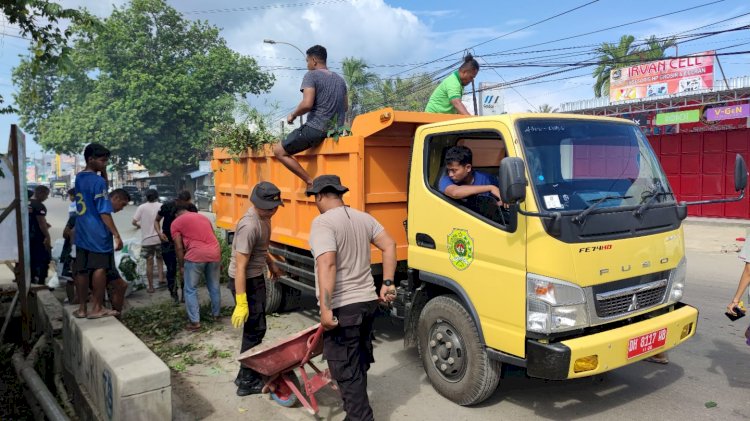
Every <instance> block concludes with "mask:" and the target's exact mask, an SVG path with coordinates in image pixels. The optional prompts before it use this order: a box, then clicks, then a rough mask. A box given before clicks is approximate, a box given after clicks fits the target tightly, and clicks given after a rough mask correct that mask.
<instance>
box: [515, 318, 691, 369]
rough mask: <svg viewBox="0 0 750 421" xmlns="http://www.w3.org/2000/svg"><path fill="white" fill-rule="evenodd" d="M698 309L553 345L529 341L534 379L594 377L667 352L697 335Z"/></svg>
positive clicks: (527, 352) (528, 347)
mask: <svg viewBox="0 0 750 421" xmlns="http://www.w3.org/2000/svg"><path fill="white" fill-rule="evenodd" d="M697 322H698V310H697V309H696V308H694V307H691V306H688V305H683V306H682V307H680V308H677V309H675V310H674V311H671V312H669V313H665V314H662V315H659V316H657V317H653V318H650V319H646V320H643V321H640V322H638V323H633V324H631V325H627V326H622V327H618V328H615V329H611V330H607V331H604V332H599V333H595V334H591V335H588V336H582V337H579V338H574V339H568V340H564V341H560V342H556V343H552V344H544V343H540V342H538V341H535V340H531V339H529V340H527V341H526V361H527V363H526V372H527V374H528V375H529V376H531V377H538V378H543V379H549V380H565V379H573V378H578V377H586V376H592V375H595V374H599V373H603V372H605V371H610V370H614V369H616V368H619V367H622V366H625V365H628V364H630V363H633V362H636V361H640V360H642V359H644V358H648V357H650V356H653V355H655V354H658V353H660V352H664V351H667V350H669V349H671V348H674V347H676V346H677V345H679V344H681V343H682V342H685V341H686V340H688V339H690V338H691V337H692V336H693V335H695V329H696V327H697Z"/></svg>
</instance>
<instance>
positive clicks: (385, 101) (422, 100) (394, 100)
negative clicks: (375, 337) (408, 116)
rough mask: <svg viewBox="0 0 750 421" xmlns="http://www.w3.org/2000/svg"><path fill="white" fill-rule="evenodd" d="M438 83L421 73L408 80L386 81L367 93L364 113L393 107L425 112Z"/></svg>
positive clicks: (382, 81) (374, 86) (363, 105)
mask: <svg viewBox="0 0 750 421" xmlns="http://www.w3.org/2000/svg"><path fill="white" fill-rule="evenodd" d="M436 86H437V82H435V81H433V80H432V78H431V77H430V75H428V74H426V73H421V74H418V75H415V76H412V77H409V78H407V79H401V78H396V79H385V80H381V81H379V82H378V83H376V84H374V85H373V86H372V87H371V88H370V89H367V90H366V91H365V99H364V101H363V103H362V111H363V112H367V111H371V110H373V109H376V108H380V107H392V108H394V109H396V110H404V111H424V109H425V107H426V106H427V101H429V99H430V95H432V91H434V90H435V87H436Z"/></svg>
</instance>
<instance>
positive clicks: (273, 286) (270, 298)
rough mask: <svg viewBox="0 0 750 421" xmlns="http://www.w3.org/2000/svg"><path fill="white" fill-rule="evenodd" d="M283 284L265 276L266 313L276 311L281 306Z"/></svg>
mask: <svg viewBox="0 0 750 421" xmlns="http://www.w3.org/2000/svg"><path fill="white" fill-rule="evenodd" d="M282 287H283V285H282V284H280V283H278V282H274V281H272V280H270V279H268V277H266V314H271V313H276V312H277V311H279V308H280V307H281V299H282V298H283V290H282Z"/></svg>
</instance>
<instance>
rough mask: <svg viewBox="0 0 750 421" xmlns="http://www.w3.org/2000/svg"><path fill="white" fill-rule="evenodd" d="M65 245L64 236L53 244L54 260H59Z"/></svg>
mask: <svg viewBox="0 0 750 421" xmlns="http://www.w3.org/2000/svg"><path fill="white" fill-rule="evenodd" d="M64 245H65V240H64V239H62V238H58V239H57V240H55V242H54V244H52V260H54V261H56V262H59V261H60V256H61V255H62V249H63V246H64Z"/></svg>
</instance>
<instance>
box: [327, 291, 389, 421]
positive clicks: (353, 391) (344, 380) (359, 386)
mask: <svg viewBox="0 0 750 421" xmlns="http://www.w3.org/2000/svg"><path fill="white" fill-rule="evenodd" d="M377 307H378V302H377V301H369V302H364V303H355V304H349V305H346V306H343V307H339V308H335V309H333V315H334V316H335V317H336V318H337V319H338V320H339V325H338V327H336V328H335V329H332V330H329V331H327V332H325V333H324V334H323V356H324V357H325V358H326V359H327V360H328V368H329V369H330V370H331V377H333V379H334V380H336V383H338V386H339V390H340V391H341V398H342V399H343V401H344V411H346V420H349V421H372V420H373V419H374V418H373V415H372V408H371V407H370V400H369V398H368V397H367V371H368V370H369V369H370V364H371V363H373V362H375V359H374V358H373V354H372V336H373V335H372V325H373V322H374V320H375V310H377Z"/></svg>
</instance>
